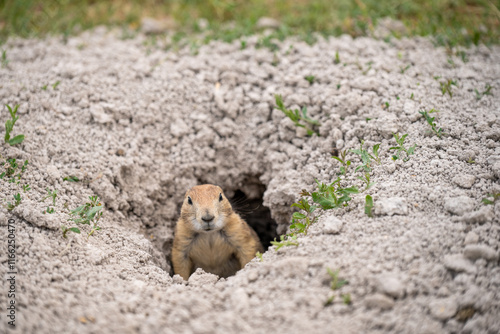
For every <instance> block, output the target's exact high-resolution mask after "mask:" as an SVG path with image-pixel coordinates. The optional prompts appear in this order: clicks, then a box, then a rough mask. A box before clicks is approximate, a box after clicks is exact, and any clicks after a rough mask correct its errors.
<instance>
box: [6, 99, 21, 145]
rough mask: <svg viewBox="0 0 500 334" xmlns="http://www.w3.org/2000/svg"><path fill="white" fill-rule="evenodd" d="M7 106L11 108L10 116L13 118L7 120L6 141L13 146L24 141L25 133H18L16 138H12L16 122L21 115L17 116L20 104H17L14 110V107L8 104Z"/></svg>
mask: <svg viewBox="0 0 500 334" xmlns="http://www.w3.org/2000/svg"><path fill="white" fill-rule="evenodd" d="M5 106H6V107H7V109H9V113H10V117H11V119H9V120H7V122H5V137H4V139H5V142H6V143H8V144H9V145H10V146H13V145H16V144H20V143H22V142H23V140H24V135H17V136H15V137H14V138H12V139H11V138H10V133H11V132H12V129H13V128H14V124H16V121H17V120H18V119H19V117H17V115H16V114H17V109H18V108H19V104H16V105H15V106H14V110H12V108H11V107H10V106H9V105H8V104H6V105H5Z"/></svg>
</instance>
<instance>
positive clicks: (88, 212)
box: [61, 196, 103, 238]
mask: <svg viewBox="0 0 500 334" xmlns="http://www.w3.org/2000/svg"><path fill="white" fill-rule="evenodd" d="M89 200H90V202H87V203H85V204H84V205H82V206H79V207H77V208H76V209H73V210H71V212H70V215H71V216H73V218H70V219H69V221H72V222H74V223H76V224H85V225H90V227H91V230H90V232H89V233H88V235H87V238H89V237H90V236H91V235H92V234H94V232H95V231H99V230H100V229H101V228H100V227H99V226H98V225H97V224H98V223H99V220H100V219H101V217H102V214H103V212H102V211H101V210H102V208H103V206H102V203H101V202H100V200H99V198H98V197H97V196H89ZM61 228H62V230H63V237H66V233H67V232H69V231H72V232H75V233H80V230H79V229H78V228H75V227H73V228H67V227H66V226H62V227H61ZM77 230H78V231H77Z"/></svg>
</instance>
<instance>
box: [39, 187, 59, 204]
mask: <svg viewBox="0 0 500 334" xmlns="http://www.w3.org/2000/svg"><path fill="white" fill-rule="evenodd" d="M46 190H47V194H48V195H47V196H45V197H44V198H43V199H42V200H41V201H42V202H43V201H45V200H46V199H47V198H52V205H53V206H55V205H56V197H57V190H54V191H51V190H50V189H49V188H47V189H46Z"/></svg>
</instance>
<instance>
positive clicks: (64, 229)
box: [61, 225, 80, 238]
mask: <svg viewBox="0 0 500 334" xmlns="http://www.w3.org/2000/svg"><path fill="white" fill-rule="evenodd" d="M61 229H62V232H63V238H67V236H66V234H67V233H68V232H74V233H78V234H80V230H79V229H78V228H76V227H70V228H67V227H66V226H64V225H63V226H61Z"/></svg>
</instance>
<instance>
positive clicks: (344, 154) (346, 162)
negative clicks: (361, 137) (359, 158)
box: [332, 150, 351, 176]
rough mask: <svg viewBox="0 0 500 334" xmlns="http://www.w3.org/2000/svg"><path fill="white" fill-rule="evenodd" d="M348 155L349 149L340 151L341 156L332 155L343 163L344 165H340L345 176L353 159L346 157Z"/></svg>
mask: <svg viewBox="0 0 500 334" xmlns="http://www.w3.org/2000/svg"><path fill="white" fill-rule="evenodd" d="M346 155H347V150H343V151H342V152H340V157H336V156H333V157H332V158H333V159H335V160H337V161H338V162H340V163H341V164H342V166H340V173H341V174H342V175H344V176H345V175H346V173H347V168H349V166H350V165H351V161H349V160H347V159H346Z"/></svg>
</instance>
